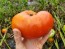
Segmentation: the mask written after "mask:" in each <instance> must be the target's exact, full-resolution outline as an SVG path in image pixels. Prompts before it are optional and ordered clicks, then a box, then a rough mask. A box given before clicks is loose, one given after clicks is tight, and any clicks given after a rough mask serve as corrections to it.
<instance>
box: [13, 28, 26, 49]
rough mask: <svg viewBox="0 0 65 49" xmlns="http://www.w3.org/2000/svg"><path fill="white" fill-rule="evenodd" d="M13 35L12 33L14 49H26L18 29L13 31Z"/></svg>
mask: <svg viewBox="0 0 65 49" xmlns="http://www.w3.org/2000/svg"><path fill="white" fill-rule="evenodd" d="M13 33H14V40H15V42H16V49H21V48H23V49H26V48H25V46H24V44H23V42H22V40H21V38H22V36H21V32H20V31H19V30H18V29H13Z"/></svg>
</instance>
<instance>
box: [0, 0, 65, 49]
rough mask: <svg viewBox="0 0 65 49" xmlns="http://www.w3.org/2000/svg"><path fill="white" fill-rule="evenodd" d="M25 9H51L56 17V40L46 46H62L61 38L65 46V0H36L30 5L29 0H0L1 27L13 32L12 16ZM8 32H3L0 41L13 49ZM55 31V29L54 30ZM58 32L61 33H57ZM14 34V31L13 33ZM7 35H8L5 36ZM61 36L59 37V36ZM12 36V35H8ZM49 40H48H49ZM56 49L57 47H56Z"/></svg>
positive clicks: (58, 48)
mask: <svg viewBox="0 0 65 49" xmlns="http://www.w3.org/2000/svg"><path fill="white" fill-rule="evenodd" d="M24 10H33V11H36V12H38V11H41V10H46V11H49V12H50V13H51V14H52V15H53V17H54V20H55V21H54V28H53V29H54V32H55V34H54V36H53V38H54V39H55V40H54V42H53V43H52V44H51V43H50V44H51V46H49V48H48V47H47V44H48V43H47V44H45V45H46V46H45V47H46V48H48V49H53V48H51V47H53V46H54V44H55V46H56V48H57V49H62V48H60V46H59V45H61V44H59V41H60V40H61V41H62V42H61V43H62V44H63V45H61V46H64V47H65V28H64V27H65V26H64V25H65V0H34V3H33V2H31V3H30V4H29V5H28V0H0V27H1V28H8V32H9V34H10V32H12V30H11V18H12V17H13V16H14V15H15V14H17V13H19V12H21V11H24ZM8 32H7V34H4V36H3V35H2V34H1V32H0V35H1V37H2V40H1V42H0V46H1V45H2V43H3V42H5V44H6V45H7V47H8V49H11V48H10V47H9V45H8V43H7V41H6V38H5V37H7V36H8ZM52 32H53V31H52ZM57 32H58V34H59V35H56V34H57ZM11 34H12V33H11ZM5 35H6V36H5ZM57 36H59V38H60V39H59V38H58V37H57ZM7 38H10V37H7ZM47 42H48V41H47ZM54 49H55V48H54Z"/></svg>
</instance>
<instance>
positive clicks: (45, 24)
mask: <svg viewBox="0 0 65 49" xmlns="http://www.w3.org/2000/svg"><path fill="white" fill-rule="evenodd" d="M53 23H54V20H53V17H52V15H51V14H50V13H49V12H48V11H40V12H38V13H36V12H33V11H31V10H26V11H23V12H21V13H18V14H16V15H15V16H14V17H13V18H12V29H14V28H17V29H19V30H20V31H21V34H22V35H23V37H24V38H29V39H31V38H38V37H41V36H45V35H46V34H48V32H49V31H50V30H51V29H52V27H53Z"/></svg>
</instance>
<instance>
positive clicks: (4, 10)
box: [0, 0, 28, 18]
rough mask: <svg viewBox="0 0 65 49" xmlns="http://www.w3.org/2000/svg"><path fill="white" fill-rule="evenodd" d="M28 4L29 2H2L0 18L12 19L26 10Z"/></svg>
mask: <svg viewBox="0 0 65 49" xmlns="http://www.w3.org/2000/svg"><path fill="white" fill-rule="evenodd" d="M27 2H28V1H27V0H0V17H1V18H2V17H3V18H4V17H12V16H13V15H15V14H16V13H18V12H21V11H22V10H25V9H26V7H27Z"/></svg>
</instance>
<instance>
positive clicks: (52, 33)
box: [49, 29, 56, 38]
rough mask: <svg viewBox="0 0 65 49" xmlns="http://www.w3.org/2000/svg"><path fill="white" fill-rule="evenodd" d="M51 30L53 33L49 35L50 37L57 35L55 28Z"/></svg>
mask: <svg viewBox="0 0 65 49" xmlns="http://www.w3.org/2000/svg"><path fill="white" fill-rule="evenodd" d="M50 32H51V34H50V35H49V38H50V37H53V36H54V35H55V33H56V32H55V30H54V29H51V31H50Z"/></svg>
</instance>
